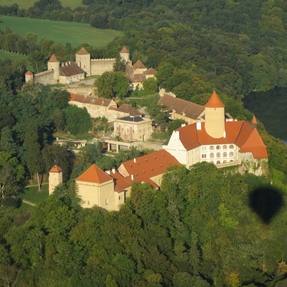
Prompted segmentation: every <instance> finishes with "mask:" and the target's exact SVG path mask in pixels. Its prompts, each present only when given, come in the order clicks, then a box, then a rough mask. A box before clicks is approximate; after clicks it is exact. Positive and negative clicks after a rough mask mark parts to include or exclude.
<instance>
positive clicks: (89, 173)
mask: <svg viewBox="0 0 287 287" xmlns="http://www.w3.org/2000/svg"><path fill="white" fill-rule="evenodd" d="M76 180H79V181H85V182H92V183H99V184H101V183H104V182H107V181H110V180H112V177H111V176H109V175H108V174H107V173H105V172H104V171H103V170H102V169H100V168H99V167H98V166H97V165H96V164H92V165H91V166H90V167H89V168H88V169H87V170H86V171H85V172H84V173H82V174H81V175H80V176H79V177H77V179H76Z"/></svg>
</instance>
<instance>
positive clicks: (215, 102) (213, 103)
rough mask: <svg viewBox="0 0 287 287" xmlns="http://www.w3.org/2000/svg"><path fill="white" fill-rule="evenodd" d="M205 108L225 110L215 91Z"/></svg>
mask: <svg viewBox="0 0 287 287" xmlns="http://www.w3.org/2000/svg"><path fill="white" fill-rule="evenodd" d="M205 107H207V108H224V104H223V102H222V101H221V99H220V98H219V96H218V95H217V93H216V92H215V91H213V93H212V94H211V96H210V98H209V100H208V102H207V103H206V105H205Z"/></svg>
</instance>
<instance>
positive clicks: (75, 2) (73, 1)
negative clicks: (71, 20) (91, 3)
mask: <svg viewBox="0 0 287 287" xmlns="http://www.w3.org/2000/svg"><path fill="white" fill-rule="evenodd" d="M35 2H36V0H12V1H11V0H0V5H3V6H4V5H12V4H18V5H19V7H21V8H29V7H31V6H33V4H34V3H35ZM61 3H62V5H63V6H64V7H70V8H76V7H79V6H82V5H83V4H82V0H61Z"/></svg>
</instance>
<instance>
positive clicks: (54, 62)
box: [48, 54, 60, 81]
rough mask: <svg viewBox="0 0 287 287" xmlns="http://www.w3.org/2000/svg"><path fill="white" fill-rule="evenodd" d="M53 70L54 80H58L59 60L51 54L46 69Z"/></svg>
mask: <svg viewBox="0 0 287 287" xmlns="http://www.w3.org/2000/svg"><path fill="white" fill-rule="evenodd" d="M51 70H53V71H54V80H56V81H58V80H59V76H60V62H59V61H58V59H57V57H56V55H55V54H53V55H51V57H50V59H49V61H48V71H51Z"/></svg>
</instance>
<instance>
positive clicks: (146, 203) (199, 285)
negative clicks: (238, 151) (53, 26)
mask: <svg viewBox="0 0 287 287" xmlns="http://www.w3.org/2000/svg"><path fill="white" fill-rule="evenodd" d="M84 3H85V5H86V6H82V7H79V8H76V9H73V10H72V9H70V8H63V7H62V6H61V4H60V3H59V2H58V1H56V0H40V1H38V2H36V3H35V5H34V6H33V7H32V8H30V9H28V10H23V9H20V8H19V7H18V6H17V5H12V6H10V7H1V8H0V13H2V14H5V15H17V16H30V17H38V18H48V19H56V20H66V21H76V22H86V23H90V24H91V25H93V26H95V27H98V28H113V29H119V30H121V31H124V33H125V35H124V36H123V37H122V38H119V39H116V40H115V41H114V42H112V43H111V44H109V45H108V46H107V47H106V48H105V49H96V48H94V47H92V46H90V45H89V44H87V43H86V44H85V43H83V44H84V45H85V47H86V48H87V49H88V50H89V51H90V52H91V54H92V55H93V56H95V57H97V56H114V55H116V53H117V52H118V51H119V49H120V48H121V47H122V46H123V45H127V46H129V48H130V50H131V51H132V55H131V56H132V59H133V60H136V59H138V58H141V59H143V61H144V62H145V63H146V64H147V65H150V66H152V67H155V68H156V69H157V70H158V74H157V75H158V84H159V86H160V87H164V88H166V89H169V90H172V91H174V92H175V93H176V94H177V95H178V96H179V97H182V98H185V99H190V100H193V101H195V102H198V103H205V102H206V99H207V97H208V96H209V95H210V91H211V90H212V89H214V88H215V89H216V90H217V91H218V93H219V94H220V95H221V96H222V98H223V99H224V101H225V102H226V103H227V105H226V108H227V111H228V112H230V113H231V114H232V115H233V116H236V117H237V118H239V119H250V117H251V113H250V112H249V111H248V110H246V109H245V108H244V107H243V104H242V102H243V101H242V100H243V99H244V97H245V96H246V95H247V94H249V95H250V94H251V97H252V98H254V99H255V95H254V96H252V93H256V97H259V99H258V100H259V101H260V100H262V99H264V102H267V103H268V101H269V100H271V101H272V102H274V103H275V102H276V97H277V96H278V95H279V99H280V101H282V102H283V103H284V89H283V90H281V88H284V87H285V86H286V82H287V64H286V63H287V62H286V61H285V59H286V55H287V53H286V52H287V42H286V37H285V34H286V24H287V15H286V12H287V3H285V1H283V0H282V1H280V0H275V1H267V0H255V1H252V2H251V1H247V0H240V1H234V0H230V1H224V0H214V1H208V0H200V1H194V0H192V1H191V0H189V1H187V0H182V1H176V0H165V1H164V0H157V1H152V0H145V1H139V0H136V1H132V0H125V1H123V0H109V1H104V0H95V1H93V0H84ZM0 48H1V49H3V50H7V51H10V52H15V53H20V54H23V55H25V61H20V60H19V61H18V60H17V62H16V61H13V60H11V59H5V60H0V65H1V73H0V131H1V138H0V286H3V287H4V286H5V287H6V286H17V287H18V286H20V287H22V286H23V287H24V286H29V287H31V286H32V287H33V286H35V287H36V286H37V287H38V286H43V287H44V286H45V287H47V286H48V287H49V286H51V287H54V286H59V287H60V286H61V287H62V286H67V287H68V286H69V287H70V286H75V287H76V286H77V287H78V286H105V287H126V286H135V287H144V286H145V287H166V286H167V287H169V286H170V287H172V286H174V287H209V286H210V287H211V286H215V287H222V286H223V287H239V286H247V287H263V286H264V287H265V286H266V287H283V286H286V285H287V245H286V237H287V229H286V226H287V214H286V212H287V211H286V194H287V174H286V170H287V145H284V144H283V143H282V141H280V140H279V139H277V138H275V137H273V136H272V135H270V134H269V133H268V132H267V131H266V129H265V127H264V125H263V124H262V122H261V121H259V123H258V129H259V130H260V133H261V134H262V136H263V139H264V142H265V143H266V145H267V147H268V154H269V174H268V175H267V176H266V177H255V176H252V175H249V174H246V175H239V174H236V172H235V171H234V170H233V169H225V170H218V169H216V168H215V167H214V166H213V165H210V164H199V165H196V166H195V167H194V168H193V169H191V170H187V169H185V168H177V169H172V170H169V171H168V173H167V175H166V176H165V178H164V181H163V184H162V187H161V190H157V191H156V190H153V189H151V188H150V187H149V186H147V185H135V186H133V191H132V196H131V198H130V199H129V200H128V202H127V204H126V205H125V206H123V208H122V209H121V210H120V211H119V212H111V213H109V212H106V211H104V210H102V209H99V208H96V207H95V208H93V209H90V210H83V209H81V208H80V207H79V204H78V199H77V197H76V195H75V187H74V181H73V179H74V178H75V177H76V176H78V175H79V174H80V173H81V172H82V171H83V170H84V169H85V168H86V167H87V166H89V165H90V164H91V163H97V164H98V165H99V166H100V167H102V168H103V169H110V168H112V167H116V166H118V165H119V164H120V162H121V161H123V160H126V159H129V158H133V157H135V156H137V155H139V154H142V152H139V151H136V150H132V151H131V152H129V153H121V154H119V155H118V156H117V157H115V158H111V157H107V156H105V155H103V154H102V153H101V146H100V145H88V146H87V147H86V148H85V149H83V150H82V151H81V153H80V154H79V155H78V156H77V157H75V156H74V155H73V154H72V153H71V152H70V151H69V150H68V149H67V148H65V147H59V146H56V145H53V141H54V139H55V133H56V132H65V133H69V134H72V135H73V134H74V135H78V134H79V132H83V131H85V132H88V130H89V129H90V128H91V119H90V117H89V115H88V113H87V111H86V110H81V109H78V108H76V107H72V106H69V105H68V94H67V93H66V92H65V91H63V90H60V89H57V88H55V87H54V88H50V87H44V86H38V85H36V86H25V87H23V80H24V79H23V75H24V73H25V71H26V70H27V69H29V70H32V71H34V72H37V71H41V70H42V69H43V68H44V67H45V66H46V61H47V58H48V56H49V55H50V54H51V53H55V52H57V56H58V57H59V59H61V60H70V59H72V57H73V55H74V52H75V51H76V49H78V48H79V47H72V46H71V45H70V44H69V43H67V44H65V45H64V44H57V43H54V42H52V41H48V40H42V39H39V38H37V37H36V36H35V35H31V34H30V35H26V36H24V35H18V34H16V33H15V32H13V31H11V30H2V31H0ZM27 57H28V60H27ZM119 75H120V74H115V75H114V76H115V77H116V76H117V77H118V78H121V77H120V76H119ZM103 79H104V78H102V79H100V80H99V83H100V82H101V80H103ZM106 81H107V82H113V81H114V78H111V77H109V76H107V79H106ZM102 82H103V81H102ZM103 86H104V84H103ZM271 89H275V91H276V92H275V93H274V94H272V96H271V99H269V96H270V94H269V93H268V91H269V90H271ZM151 90H152V91H153V89H151ZM121 92H122V90H121V89H119V90H117V89H116V90H107V91H106V93H107V97H109V96H110V95H112V96H113V95H114V93H118V96H119V97H121ZM125 96H126V95H124V96H123V98H124V97H125ZM148 101H149V105H147V108H148V109H149V110H148V111H149V113H150V114H151V115H152V117H154V118H155V120H156V121H158V123H161V122H163V121H164V118H163V117H164V115H163V114H162V113H161V112H160V110H159V109H158V108H157V107H156V106H155V101H156V99H155V98H153V101H152V100H150V99H149V98H148ZM246 101H247V100H246ZM248 101H250V102H249V105H250V106H255V107H257V106H256V103H254V101H252V100H250V98H249V100H248ZM270 108H271V109H276V105H275V104H273V103H272V106H270ZM258 109H262V110H263V109H264V107H262V106H259V107H258ZM280 114H281V113H280ZM273 116H274V117H275V118H276V117H278V116H282V115H277V114H276V113H275V112H274V113H273ZM266 117H267V118H268V120H272V116H270V111H268V113H266ZM284 117H286V115H285V114H284ZM260 120H261V118H260ZM262 120H263V119H262ZM276 120H277V121H278V118H276ZM266 127H267V128H268V126H267V125H266ZM271 127H272V125H271ZM166 128H169V127H166ZM170 128H171V127H170ZM280 135H281V134H280ZM55 162H57V163H58V164H59V165H61V167H62V168H63V173H64V180H65V184H64V185H62V186H60V187H59V188H58V189H57V190H56V192H55V194H54V195H52V196H50V197H49V198H48V199H47V200H45V201H44V202H43V203H41V204H40V205H38V206H37V207H34V208H32V209H27V208H23V205H22V204H21V194H22V193H23V190H24V187H25V186H26V185H27V184H28V183H29V182H30V181H31V180H34V181H35V182H37V183H38V184H39V185H41V183H42V181H43V180H44V178H45V176H47V172H48V170H49V168H50V167H51V166H52V165H53V164H54V163H55Z"/></svg>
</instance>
